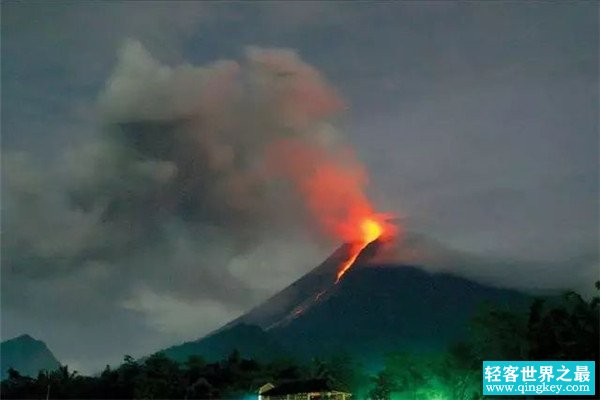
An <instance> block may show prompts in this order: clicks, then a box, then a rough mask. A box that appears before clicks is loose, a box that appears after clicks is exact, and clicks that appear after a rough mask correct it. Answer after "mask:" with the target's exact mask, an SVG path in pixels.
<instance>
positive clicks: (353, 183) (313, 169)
mask: <svg viewBox="0 0 600 400" xmlns="http://www.w3.org/2000/svg"><path fill="white" fill-rule="evenodd" d="M267 160H268V162H267V165H268V166H269V167H270V168H269V169H270V170H271V171H273V173H274V174H275V175H279V176H281V177H284V178H286V179H287V180H288V182H291V183H292V184H293V186H295V189H296V191H297V193H298V194H299V195H300V197H301V198H302V199H303V203H304V205H305V207H306V209H307V211H308V213H309V214H310V215H311V216H312V218H313V220H314V221H316V225H317V227H318V228H319V230H320V231H321V232H322V233H324V234H325V236H327V237H329V238H330V239H332V240H334V241H341V242H343V243H347V244H348V248H349V256H348V257H347V258H345V260H344V261H343V262H342V263H341V264H340V266H339V269H338V272H337V277H336V281H335V282H336V283H337V282H339V280H340V279H341V278H342V276H343V275H344V274H345V273H346V271H348V269H349V268H351V267H352V265H353V264H354V262H355V261H356V259H357V258H358V255H359V254H360V252H361V251H362V250H363V249H364V248H365V247H366V246H367V245H368V244H369V243H371V242H373V241H375V240H378V239H379V240H386V239H390V238H392V237H394V236H395V235H396V233H397V231H398V228H397V227H396V226H394V225H393V224H392V223H390V222H389V219H390V216H389V215H386V214H381V213H377V212H375V211H374V210H375V207H374V206H373V205H372V203H371V201H370V200H369V198H368V197H367V195H366V194H365V188H366V186H367V182H368V176H367V173H366V170H365V168H364V166H363V165H362V164H361V163H360V162H359V161H358V160H357V158H356V157H355V156H354V152H353V151H352V149H350V148H349V147H348V146H347V145H346V146H340V147H333V148H331V147H327V146H325V145H321V144H319V143H318V142H314V141H310V140H302V139H299V138H285V139H280V140H278V141H276V142H274V143H272V144H271V145H270V147H269V154H268V157H267Z"/></svg>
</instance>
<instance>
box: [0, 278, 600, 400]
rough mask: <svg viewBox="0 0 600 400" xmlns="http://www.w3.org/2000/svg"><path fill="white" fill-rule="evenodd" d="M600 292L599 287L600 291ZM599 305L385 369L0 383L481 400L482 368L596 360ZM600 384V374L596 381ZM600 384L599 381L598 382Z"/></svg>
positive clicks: (492, 319)
mask: <svg viewBox="0 0 600 400" xmlns="http://www.w3.org/2000/svg"><path fill="white" fill-rule="evenodd" d="M596 287H597V288H598V289H600V283H596ZM599 303H600V299H599V298H598V297H594V298H593V299H592V300H591V301H586V300H584V299H583V298H582V297H581V296H579V295H578V294H576V293H574V292H569V293H566V294H565V295H564V296H563V297H562V298H560V299H538V300H536V301H535V302H534V303H533V304H532V305H531V307H530V308H529V310H528V311H527V312H523V313H515V312H511V311H507V310H503V309H492V308H489V307H488V308H482V309H481V310H480V311H479V312H478V313H477V316H476V318H475V319H474V320H473V322H472V324H471V334H470V338H469V340H468V341H465V342H463V343H458V344H455V345H453V346H451V347H450V348H449V349H447V350H446V351H444V352H439V353H431V354H424V353H409V352H389V353H388V354H387V356H386V357H385V361H384V363H383V365H382V366H379V367H377V368H370V369H369V368H366V367H365V366H363V365H360V364H358V363H356V362H354V361H353V360H352V358H351V357H349V356H343V355H340V356H336V357H328V358H326V359H313V360H312V361H311V362H308V363H306V362H303V363H298V362H296V361H294V360H283V359H282V360H279V361H272V362H268V363H265V362H258V361H256V360H253V359H246V358H243V357H241V356H240V353H239V352H237V351H234V352H232V353H231V354H230V355H229V356H228V357H227V358H225V359H223V360H220V361H218V362H205V361H204V360H203V359H202V358H201V357H199V356H192V357H189V358H188V360H187V361H186V362H183V363H180V362H177V361H174V360H172V359H171V358H168V357H166V356H165V355H164V354H162V353H157V354H154V355H152V356H150V357H148V358H146V359H145V360H142V361H136V360H134V359H133V358H131V357H129V356H126V357H125V360H124V362H123V364H121V365H120V366H119V367H118V368H116V369H111V368H109V367H108V366H107V367H106V369H105V370H104V371H103V372H102V373H100V374H99V375H98V376H94V377H89V376H81V375H78V374H77V372H76V371H70V370H69V368H68V367H67V366H61V367H60V368H59V369H57V370H55V371H50V372H48V371H40V372H39V373H38V375H37V377H35V378H30V377H27V376H23V375H21V374H20V373H19V372H18V371H16V370H14V369H10V370H9V377H8V378H7V379H6V380H4V381H2V387H1V389H2V398H46V397H48V398H106V399H130V398H155V399H157V398H161V399H175V398H188V399H206V398H244V397H247V396H252V397H255V396H256V392H257V390H258V388H259V387H260V386H261V385H262V384H264V383H266V382H272V383H277V382H282V381H286V380H293V379H306V378H324V379H329V380H331V381H332V382H335V385H337V386H338V387H340V388H342V389H346V390H348V391H350V392H352V393H354V394H355V395H356V397H357V398H371V399H389V398H390V397H391V395H392V393H398V394H399V395H401V396H402V397H403V398H414V399H420V398H438V399H456V400H460V399H478V398H481V397H482V396H481V362H482V361H483V360H596V362H598V360H599V359H600V354H599V340H598V339H599V338H600V335H599ZM596 374H598V371H596ZM596 381H598V376H596Z"/></svg>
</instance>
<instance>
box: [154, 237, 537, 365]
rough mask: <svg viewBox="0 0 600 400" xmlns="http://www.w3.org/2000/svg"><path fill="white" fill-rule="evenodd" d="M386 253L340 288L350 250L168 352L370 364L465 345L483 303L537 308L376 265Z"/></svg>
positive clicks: (490, 291) (358, 263)
mask: <svg viewBox="0 0 600 400" xmlns="http://www.w3.org/2000/svg"><path fill="white" fill-rule="evenodd" d="M380 246H381V243H380V242H379V241H374V242H372V243H371V244H369V245H368V246H366V247H365V248H364V249H363V250H362V251H361V252H360V254H359V255H358V257H357V258H356V260H355V262H354V264H353V265H352V268H349V269H348V271H347V273H345V274H344V276H343V277H342V279H340V280H339V281H338V275H339V268H340V265H343V264H344V262H345V261H347V260H348V257H350V256H351V255H352V251H353V246H352V245H351V244H344V245H342V246H341V247H340V248H338V249H337V250H336V251H335V252H334V253H333V254H332V255H331V256H330V257H329V258H327V259H326V260H325V261H324V262H323V263H322V264H321V265H319V266H317V267H316V268H314V269H313V270H312V271H310V272H309V273H308V274H306V275H304V276H303V277H302V278H300V279H298V280H297V281H296V282H294V283H292V284H291V285H290V286H288V287H286V288H285V289H283V290H282V291H280V292H279V293H277V294H275V295H274V296H272V297H271V298H269V299H268V300H266V301H265V302H264V303H262V304H260V305H258V306H256V307H254V308H253V309H251V310H250V311H248V312H247V313H246V314H244V315H242V316H240V317H238V318H236V319H234V320H233V321H231V322H229V323H228V324H226V325H224V326H223V327H221V328H219V329H217V330H216V331H214V332H213V333H211V334H209V335H208V336H206V337H204V338H201V339H198V340H196V341H192V342H187V343H184V344H181V345H178V346H173V347H170V348H168V349H166V350H165V351H164V352H165V354H166V355H167V356H169V357H171V358H174V359H176V360H179V361H184V360H186V359H187V358H188V357H189V356H190V355H201V356H202V357H204V358H205V359H207V360H217V359H221V358H223V357H225V356H226V355H227V354H229V353H230V352H231V351H233V350H234V349H237V350H238V351H240V353H241V354H242V355H244V356H247V357H252V358H256V359H261V360H265V359H274V358H277V357H281V356H292V357H296V358H299V359H305V358H310V357H314V356H326V355H333V354H341V353H343V354H348V355H352V356H355V357H357V358H358V359H361V360H365V361H369V360H373V359H378V358H380V357H381V356H382V355H383V354H384V353H386V352H388V351H438V350H442V349H444V348H446V347H447V346H448V345H451V344H453V343H455V342H457V341H460V340H463V339H465V338H466V336H467V330H468V326H469V321H470V320H471V318H472V317H473V315H474V312H475V310H476V308H477V307H478V306H480V305H481V304H482V303H487V304H491V305H495V306H501V307H509V308H511V309H522V308H524V307H526V306H527V305H528V304H530V302H531V298H530V297H529V296H528V295H526V294H523V293H521V292H518V291H514V290H508V289H500V288H495V287H491V286H486V285H482V284H479V283H476V282H473V281H470V280H467V279H464V278H461V277H458V276H455V275H452V274H448V273H429V272H426V271H425V270H424V269H422V268H420V267H419V266H414V265H396V264H373V263H371V262H370V261H371V260H372V259H373V256H374V255H375V254H376V253H377V251H378V249H379V248H380Z"/></svg>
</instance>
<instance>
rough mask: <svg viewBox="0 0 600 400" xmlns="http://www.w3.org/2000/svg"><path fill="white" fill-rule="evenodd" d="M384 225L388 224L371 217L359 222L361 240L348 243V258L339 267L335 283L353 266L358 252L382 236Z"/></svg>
mask: <svg viewBox="0 0 600 400" xmlns="http://www.w3.org/2000/svg"><path fill="white" fill-rule="evenodd" d="M386 224H387V225H389V223H383V222H380V221H378V220H376V219H374V218H372V217H368V218H365V219H363V220H362V221H361V222H360V224H359V229H360V232H361V236H362V238H361V240H360V241H358V242H353V243H350V257H349V258H348V259H347V260H346V261H344V262H343V263H342V265H340V269H339V270H338V273H337V278H336V281H335V283H338V282H339V281H340V279H341V278H342V276H343V275H344V274H345V273H346V271H348V269H350V267H352V264H354V262H355V261H356V258H357V257H358V255H359V254H360V252H361V251H363V250H364V248H365V247H367V245H368V244H369V243H371V242H374V241H375V240H377V239H379V238H380V237H381V236H382V235H383V234H384V232H385V231H384V228H385V227H386ZM388 230H390V229H388Z"/></svg>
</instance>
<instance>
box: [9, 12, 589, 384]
mask: <svg viewBox="0 0 600 400" xmlns="http://www.w3.org/2000/svg"><path fill="white" fill-rule="evenodd" d="M1 33H2V43H1V44H2V71H1V73H2V75H1V77H2V82H1V83H2V108H1V111H2V115H1V116H2V233H3V237H2V282H1V283H2V285H1V289H2V298H1V300H2V332H1V333H2V340H6V339H9V338H11V337H14V336H17V335H19V334H22V333H28V334H30V335H32V336H34V337H35V338H37V339H41V340H44V341H45V342H46V343H47V344H48V346H49V347H50V349H51V350H52V351H53V352H54V353H55V354H56V356H57V358H58V359H59V360H61V361H62V362H63V363H67V364H69V365H70V366H72V367H73V368H74V369H76V370H78V371H80V372H84V373H85V372H94V371H97V370H99V369H100V368H102V367H103V366H104V365H105V364H106V363H117V362H119V361H120V360H121V359H122V356H123V355H124V354H131V355H133V356H142V355H145V354H148V353H149V352H152V351H155V350H157V349H160V348H162V347H164V346H168V345H171V344H176V343H179V342H182V341H184V340H191V339H195V338H198V337H200V336H202V335H204V334H206V333H207V332H209V331H210V330H212V329H215V328H217V327H219V326H220V325H221V324H223V323H225V322H228V321H229V320H231V319H232V318H234V317H236V316H238V315H239V314H241V313H242V312H244V311H246V310H248V309H249V308H251V307H252V306H253V305H255V304H257V303H258V302H260V301H261V300H264V299H265V298H267V297H268V296H269V295H271V294H273V293H275V292H276V291H278V290H280V289H282V288H283V287H284V286H286V285H287V284H289V283H291V282H292V281H293V280H294V279H297V278H298V277H300V276H302V275H303V274H304V273H306V272H307V271H309V270H310V269H311V268H313V267H314V266H316V265H317V264H318V263H319V262H320V261H322V260H323V259H324V258H325V257H326V256H327V255H328V254H330V253H331V252H332V251H333V250H334V249H335V248H336V247H337V246H338V245H339V243H336V242H335V240H331V239H330V238H326V237H323V236H322V235H320V234H319V233H316V232H315V230H314V227H313V226H312V225H311V224H310V222H306V220H305V218H303V215H302V212H301V211H299V210H301V204H297V203H298V199H296V198H294V197H293V196H292V197H290V195H289V193H286V192H285V191H281V190H279V189H278V188H277V187H275V188H273V187H272V186H273V185H272V183H271V182H270V181H269V180H267V179H265V178H264V177H262V176H260V177H257V176H255V175H253V174H252V173H251V172H252V171H253V167H254V165H255V164H256V163H257V162H258V161H260V160H259V159H257V154H258V152H259V149H260V148H261V146H262V145H263V144H264V143H266V142H268V141H269V140H271V138H272V137H273V135H276V134H281V130H282V129H283V130H289V131H290V132H292V133H291V134H295V132H300V131H301V132H303V133H304V132H306V131H309V130H311V132H312V129H313V125H311V124H312V123H313V122H314V121H315V120H317V119H318V121H319V126H318V129H317V130H316V131H315V132H316V133H314V134H315V135H316V137H315V138H314V140H326V141H331V142H332V143H334V145H336V144H337V143H339V146H342V145H341V144H344V145H351V146H352V147H353V149H354V151H355V152H356V157H357V158H358V159H359V160H360V161H361V162H362V163H363V164H364V167H365V168H366V170H367V171H368V175H369V186H368V189H367V193H368V195H369V197H370V198H371V199H372V201H373V203H374V204H375V205H376V207H377V209H378V210H382V211H386V212H392V213H394V214H395V215H397V216H399V217H400V219H401V221H402V222H401V224H402V226H403V227H404V229H405V230H406V231H407V232H408V233H407V237H409V238H417V239H414V240H413V241H411V243H413V242H419V243H425V242H426V243H427V244H426V245H422V247H423V248H425V249H426V250H425V252H428V253H429V254H433V253H435V255H436V260H435V262H432V263H431V266H429V267H431V268H438V269H439V268H444V266H445V268H446V269H449V270H453V271H454V272H456V273H458V274H460V275H463V276H466V277H467V278H472V279H478V280H481V281H484V282H486V283H495V284H497V285H499V286H510V287H516V288H521V289H524V290H534V291H535V290H539V289H544V290H546V289H561V288H566V287H572V288H575V289H577V290H581V291H583V292H589V291H590V290H591V288H592V286H593V281H594V280H595V279H598V268H599V266H598V258H599V256H598V241H599V233H598V224H599V200H598V199H599V196H598V190H599V188H598V182H599V178H600V177H599V157H598V151H599V136H598V45H599V43H598V4H597V2H592V1H590V2H585V1H577V2H562V3H558V2H480V3H476V2H472V3H453V2H431V3H428V2H425V1H418V2H414V3H411V2H402V3H378V4H375V3H367V2H361V3H355V4H346V3H341V2H324V3H306V2H302V3H300V2H299V3H293V2H286V3H277V4H276V3H269V2H257V3H253V4H248V3H235V2H229V3H220V4H216V3H215V4H211V3H205V2H198V3H194V2H181V3H178V2H169V3H168V4H167V3H160V2H147V3H144V2H109V3H100V2H85V1H83V2H54V3H52V4H48V3H45V2H39V3H36V2H28V3H17V2H11V3H8V2H4V3H3V4H2V32H1ZM274 68H275V69H277V71H283V72H277V74H279V75H277V74H276V75H277V76H275V77H274V76H273V70H274ZM290 71H291V72H290ZM288 74H290V75H293V76H294V78H293V79H295V80H297V81H298V85H299V87H302V88H304V87H308V88H310V90H309V94H310V99H312V100H311V101H313V103H311V105H310V107H309V106H304V103H303V98H302V97H301V95H302V93H304V92H301V93H300V94H299V95H298V96H300V97H298V98H296V100H295V101H296V103H293V104H292V106H294V107H296V108H293V107H292V108H290V110H292V111H290V112H289V113H287V114H285V115H278V113H277V112H274V110H275V109H274V108H270V107H276V106H278V105H269V103H268V102H267V101H264V102H263V103H261V102H260V101H263V100H264V99H265V98H266V97H265V96H267V95H269V94H272V93H274V92H273V91H276V90H279V89H280V88H279V86H277V85H279V83H277V82H279V80H278V79H280V78H281V79H285V77H286V76H287V75H288ZM234 75H235V76H236V78H232V76H234ZM204 82H209V83H210V82H217V84H214V85H213V84H206V85H205V84H204ZM232 82H234V83H232ZM231 85H232V86H231ZM228 90H231V91H232V92H235V93H237V92H236V90H237V91H241V93H242V95H241V99H242V100H240V101H236V102H235V104H231V102H229V100H228V97H227V96H228V95H229V93H230V92H228ZM282 90H284V89H282ZM307 90H308V89H307ZM265 93H266V94H265ZM236 98H237V97H236ZM315 99H318V101H314V100H315ZM259 100H260V101H259ZM257 104H259V105H258V106H257ZM314 104H316V106H314V107H316V108H314V107H313V105H314ZM290 107H291V106H290ZM298 107H300V110H301V111H300V112H296V111H297V110H298ZM323 110H326V112H325V111H323ZM199 114H202V115H203V117H202V118H204V115H205V114H206V115H209V116H210V118H208V122H206V119H202V121H203V124H204V123H206V124H207V125H208V126H210V133H211V134H212V135H215V137H216V138H217V139H214V141H208V142H203V143H201V144H200V145H199V146H201V154H202V157H201V161H200V162H198V161H197V157H198V154H199V153H198V152H195V147H194V144H190V143H188V142H185V140H180V139H179V138H180V137H181V136H182V135H183V136H185V135H186V134H188V133H190V132H194V130H196V129H200V128H198V126H196V125H194V121H196V119H195V117H196V116H197V115H199ZM321 119H326V123H322V122H323V121H321ZM190 121H191V122H190ZM281 127H284V128H285V129H284V128H281ZM202 129H205V128H202ZM207 129H208V128H207ZM182 132H183V133H182ZM286 132H287V131H286ZM311 134H312V133H311ZM311 140H312V139H311ZM222 143H226V144H227V146H221V144H222ZM140 152H142V153H143V154H145V155H146V156H148V155H151V157H150V161H148V160H145V161H143V162H141V161H140V159H139V156H140ZM232 152H233V153H232ZM231 154H235V157H234V156H232V155H231ZM232 157H234V158H235V162H232V161H231V158H232ZM257 181H258V182H257ZM433 243H435V244H433ZM413 244H414V243H413ZM434 264H435V266H434ZM440 265H442V266H441V267H440ZM426 267H427V266H426Z"/></svg>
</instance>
